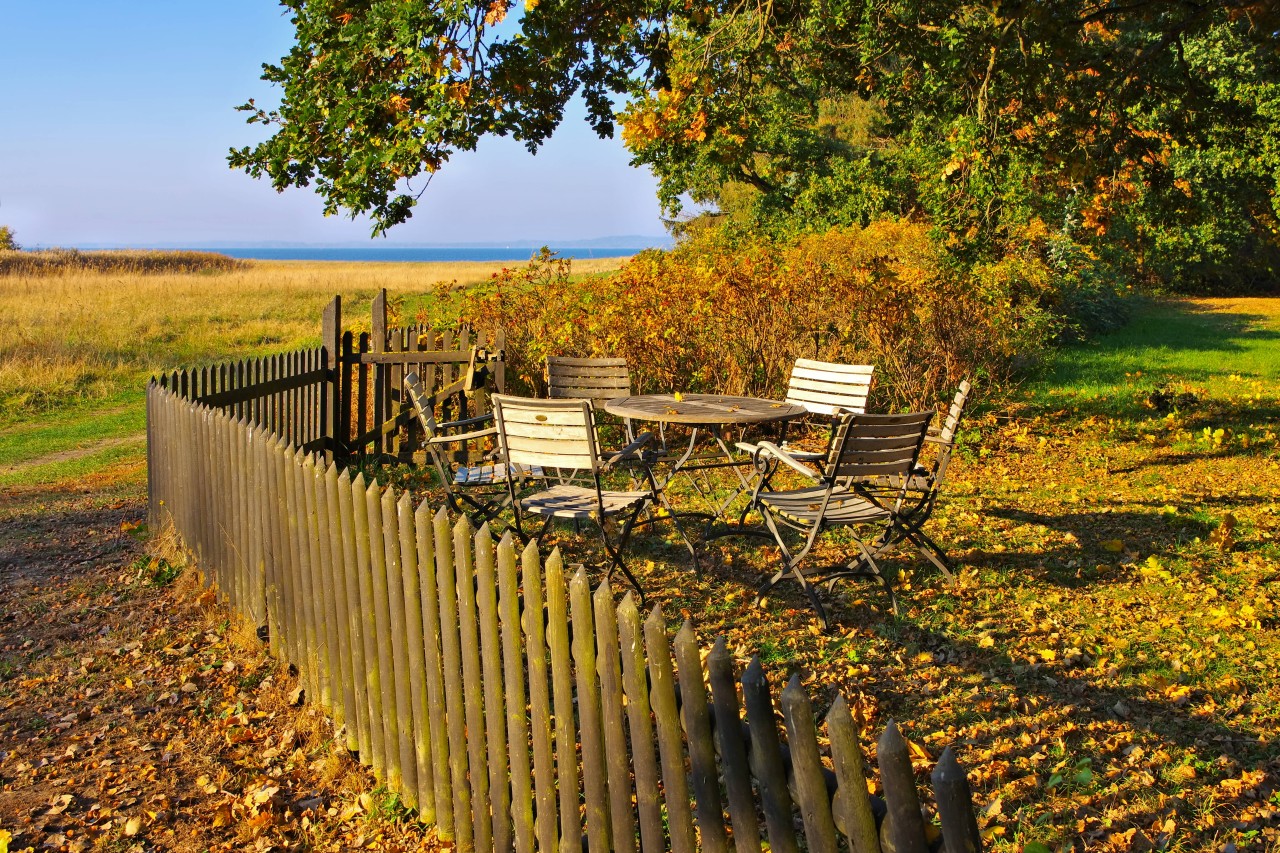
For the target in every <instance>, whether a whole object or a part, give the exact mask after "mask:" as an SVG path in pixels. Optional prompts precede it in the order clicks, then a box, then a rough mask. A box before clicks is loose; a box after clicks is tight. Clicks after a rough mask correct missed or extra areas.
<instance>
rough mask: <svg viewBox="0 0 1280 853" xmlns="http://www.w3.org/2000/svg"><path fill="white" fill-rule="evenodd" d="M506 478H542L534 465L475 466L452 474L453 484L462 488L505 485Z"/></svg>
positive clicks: (540, 470)
mask: <svg viewBox="0 0 1280 853" xmlns="http://www.w3.org/2000/svg"><path fill="white" fill-rule="evenodd" d="M508 476H515V477H542V476H544V474H543V473H542V469H541V468H539V467H538V466H536V465H532V466H530V465H515V464H512V463H508V464H506V465H502V464H492V465H476V466H473V467H471V468H459V469H458V470H457V471H455V472H454V474H453V482H454V483H456V484H458V485H460V486H462V485H466V486H481V485H483V486H488V485H492V484H494V483H505V482H506V481H507V477H508Z"/></svg>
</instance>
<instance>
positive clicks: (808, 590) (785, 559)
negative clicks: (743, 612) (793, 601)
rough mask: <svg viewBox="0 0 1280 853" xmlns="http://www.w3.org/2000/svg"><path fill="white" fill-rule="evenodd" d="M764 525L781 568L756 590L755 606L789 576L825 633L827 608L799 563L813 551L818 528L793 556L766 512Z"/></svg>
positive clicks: (827, 625)
mask: <svg viewBox="0 0 1280 853" xmlns="http://www.w3.org/2000/svg"><path fill="white" fill-rule="evenodd" d="M764 520H765V524H767V525H768V526H769V531H770V532H771V533H772V534H773V538H774V540H775V541H776V542H777V545H778V548H779V549H780V550H781V551H782V555H781V556H782V568H781V569H779V570H778V571H777V572H775V573H774V575H773V577H771V578H769V579H768V580H766V581H765V582H764V583H762V584H761V585H760V587H759V589H757V590H756V606H757V607H759V606H761V605H763V604H764V603H765V602H766V601H768V600H769V592H770V591H772V589H773V588H774V587H775V586H777V585H778V584H779V583H780V582H781V581H782V579H783V578H784V577H786V576H787V575H788V574H790V575H791V576H792V577H794V578H795V579H796V582H797V583H799V584H800V588H801V589H802V590H804V594H805V595H806V596H808V598H809V603H810V605H812V607H813V611H814V613H816V614H817V616H818V622H819V623H820V624H821V625H822V630H824V631H826V630H828V629H829V628H830V627H831V620H830V619H829V618H828V617H827V608H826V607H825V606H823V604H822V601H821V599H819V598H818V590H817V589H816V588H815V587H814V585H813V584H812V583H810V582H809V579H808V578H806V577H805V576H804V572H802V571H800V563H801V562H803V561H804V558H805V557H807V556H808V555H809V551H811V550H812V549H813V543H814V542H816V541H817V539H818V532H819V530H820V528H818V527H814V528H813V530H812V531H810V533H809V536H808V538H807V539H806V540H805V543H804V547H803V548H801V549H800V553H798V554H796V555H795V556H792V555H791V552H790V551H789V550H788V549H787V546H786V543H785V542H783V540H782V534H781V532H780V531H779V530H778V527H777V525H776V524H775V523H774V521H773V517H772V516H771V515H769V513H768V512H766V513H764Z"/></svg>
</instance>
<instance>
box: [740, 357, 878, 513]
mask: <svg viewBox="0 0 1280 853" xmlns="http://www.w3.org/2000/svg"><path fill="white" fill-rule="evenodd" d="M874 373H875V365H871V364H840V363H838V362H834V361H816V360H814V359H811V358H797V359H796V363H795V364H794V365H793V366H792V368H791V376H790V378H789V379H788V380H787V396H786V401H787V402H788V403H794V404H795V405H797V406H803V407H804V408H805V409H808V411H809V412H810V414H814V415H818V416H820V417H823V418H826V419H827V421H828V423H829V424H830V423H831V422H832V419H834V418H837V417H839V416H840V415H841V414H844V413H845V412H865V411H866V410H867V395H868V394H869V393H870V391H871V377H872V375H873V374H874ZM833 434H834V433H832V432H828V435H827V447H826V448H824V449H823V450H804V449H801V448H799V447H795V446H793V445H791V444H789V443H788V442H786V441H783V442H782V443H781V445H780V446H781V448H782V449H783V450H784V451H786V453H787V454H788V455H789V456H790V457H791V458H792V459H794V460H796V461H798V462H807V463H809V464H811V465H814V466H815V467H816V466H817V465H818V464H819V463H821V462H822V460H824V459H826V457H827V451H828V450H830V448H831V436H832V435H833ZM735 447H736V448H737V449H738V450H740V451H742V452H743V453H746V454H748V455H750V456H753V457H754V456H755V453H756V450H757V449H758V447H759V445H758V443H757V442H750V441H739V442H737V443H736V444H735ZM754 485H755V484H754V483H753V482H751V481H749V480H747V479H744V480H743V481H742V485H741V486H740V487H739V488H738V489H737V490H736V491H735V492H734V493H733V494H732V495H730V496H729V497H728V498H727V499H725V500H724V501H723V502H722V503H721V505H720V511H721V512H724V511H725V510H727V509H728V508H729V506H730V505H732V504H733V502H734V501H735V500H737V499H738V496H739V495H741V494H743V493H744V492H747V491H750V490H751V488H752V487H753V486H754ZM748 511H750V510H749V508H748V510H746V511H744V512H743V513H742V515H741V517H740V518H739V523H742V522H744V521H746V517H747V512H748Z"/></svg>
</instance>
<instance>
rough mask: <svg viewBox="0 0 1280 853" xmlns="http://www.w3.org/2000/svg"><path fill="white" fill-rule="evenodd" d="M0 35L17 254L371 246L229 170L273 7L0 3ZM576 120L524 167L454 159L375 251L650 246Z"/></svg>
mask: <svg viewBox="0 0 1280 853" xmlns="http://www.w3.org/2000/svg"><path fill="white" fill-rule="evenodd" d="M0 21H3V24H2V25H0V80H3V81H4V92H3V95H0V224H5V225H9V226H10V227H12V228H13V229H14V232H15V235H16V236H17V238H18V241H19V242H20V243H22V244H23V245H26V246H34V245H43V246H49V245H62V246H75V245H84V244H115V245H127V246H147V245H155V244H172V243H186V244H187V245H201V244H203V243H206V242H223V243H226V242H228V241H232V242H235V241H246V242H247V241H253V242H260V241H297V242H308V243H326V242H350V241H360V240H364V239H366V238H367V237H368V235H369V226H368V224H367V222H365V221H363V220H357V221H354V222H353V221H351V220H349V219H347V218H345V217H330V218H325V217H323V216H322V215H321V212H320V209H321V206H320V202H319V199H318V198H317V197H316V196H315V195H314V194H313V193H312V192H311V191H310V190H289V191H286V192H285V193H283V194H277V193H276V192H275V191H274V190H273V189H272V188H271V187H270V186H269V185H268V184H267V183H265V182H262V181H255V180H253V179H252V178H250V177H249V176H247V175H245V174H244V173H242V172H233V171H231V170H230V169H229V168H228V167H227V165H226V152H227V149H228V148H230V147H231V146H233V145H234V146H241V145H247V144H252V143H253V142H255V141H257V140H258V139H260V138H262V135H263V133H264V131H263V130H262V129H261V128H260V127H257V126H250V125H247V124H245V123H244V117H243V115H242V114H240V113H238V112H236V111H235V110H234V107H235V106H236V105H237V104H241V103H244V101H246V100H247V99H248V98H250V97H254V98H257V99H258V101H259V102H260V103H270V102H274V100H275V98H276V97H277V95H276V94H275V93H276V91H277V90H274V89H273V88H272V87H270V86H268V85H267V84H266V83H264V82H262V81H261V80H260V79H259V75H260V67H261V64H262V63H263V62H267V61H271V62H274V61H276V60H277V59H279V58H280V57H281V56H282V55H284V53H286V52H287V51H288V48H289V45H290V44H291V39H292V28H291V27H290V26H289V22H288V19H287V17H285V16H284V14H283V9H282V8H281V7H280V6H279V5H277V4H276V3H274V2H270V0H225V2H220V3H192V2H184V0H176V1H175V0H170V2H117V3H105V2H101V0H97V2H82V1H81V0H76V2H56V0H42V2H30V0H0ZM580 117H581V110H580V109H578V110H575V114H574V115H572V116H570V117H569V118H568V119H567V120H566V122H565V124H564V125H563V126H562V127H561V128H560V130H559V131H558V132H557V134H556V136H555V137H554V138H553V139H552V140H551V141H550V142H549V143H547V145H545V146H544V147H543V149H542V150H541V151H540V152H539V153H538V154H537V156H531V155H529V154H528V153H527V152H525V150H524V149H523V147H521V146H520V145H519V144H518V143H515V142H513V141H512V140H510V139H496V138H495V139H486V140H484V141H482V142H481V144H480V147H479V150H478V151H476V152H474V153H469V152H464V153H460V154H458V155H456V156H455V158H454V159H453V160H452V161H451V162H450V163H449V164H448V165H447V166H446V167H445V168H444V169H443V170H441V172H439V173H438V174H437V175H436V177H435V179H434V180H433V181H432V183H431V186H430V187H429V188H428V190H427V192H426V193H425V194H424V195H423V197H422V199H421V200H420V202H419V204H418V207H417V208H416V209H415V213H414V217H413V219H412V220H410V221H409V222H408V223H407V224H405V225H402V226H400V227H398V228H396V229H394V230H393V231H392V232H391V236H390V239H391V240H392V241H395V242H474V241H503V240H519V239H526V238H527V239H536V240H547V241H553V242H554V241H562V240H572V239H574V238H593V237H604V236H610V235H621V234H653V235H658V234H661V233H662V231H663V229H662V225H661V223H660V221H659V218H658V205H657V201H656V200H655V197H654V180H653V177H652V176H651V175H650V174H649V173H648V172H647V171H645V170H639V169H634V168H632V167H630V166H629V165H628V157H627V154H626V151H625V150H624V149H623V147H622V144H621V142H620V141H619V140H617V139H614V140H600V139H598V138H597V137H596V136H595V135H594V134H593V133H592V132H591V130H590V128H588V127H587V125H586V124H585V123H584V122H583V121H581V118H580Z"/></svg>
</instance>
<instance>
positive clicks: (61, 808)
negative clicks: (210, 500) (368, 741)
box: [0, 489, 434, 851]
mask: <svg viewBox="0 0 1280 853" xmlns="http://www.w3.org/2000/svg"><path fill="white" fill-rule="evenodd" d="M132 491H136V489H135V490H132ZM0 517H2V518H3V525H2V531H3V532H0V584H2V585H0V601H2V602H3V608H2V609H0V850H4V849H6V846H7V849H9V850H14V851H18V850H28V849H31V850H68V851H84V850H119V851H126V850H129V851H147V850H191V851H198V850H201V851H202V850H232V849H234V850H241V849H252V850H267V849H296V848H299V847H301V848H306V849H321V850H338V849H351V848H359V847H366V846H367V847H370V848H374V847H376V848H377V849H387V850H404V849H418V848H420V847H421V846H423V845H424V844H425V845H427V846H434V844H433V843H432V841H433V839H432V837H431V836H430V835H429V834H424V833H423V832H422V831H421V830H420V828H419V827H418V825H417V824H416V823H415V822H413V821H412V820H404V819H403V818H404V817H405V815H404V812H403V810H402V809H400V808H399V806H398V804H397V802H396V800H395V798H394V797H392V796H389V795H387V794H386V792H385V791H381V790H379V789H378V786H377V782H376V781H375V780H374V779H373V778H372V777H371V776H370V775H369V774H368V773H367V772H366V771H365V770H364V769H363V768H362V767H361V766H360V765H359V764H358V763H357V762H356V761H354V760H353V759H352V757H351V756H350V755H349V754H348V753H347V752H346V750H345V749H343V748H342V747H341V746H340V745H338V744H336V743H335V742H334V741H333V737H332V735H333V732H332V727H331V725H330V724H329V722H328V721H327V720H326V719H325V718H324V717H322V716H321V715H320V714H319V712H317V711H315V710H314V709H312V708H311V707H309V706H307V705H306V704H305V703H303V702H302V701H300V700H301V699H302V697H300V696H299V695H298V694H297V692H296V687H297V685H296V683H295V679H294V677H293V676H292V675H290V673H289V672H288V670H287V669H286V668H284V667H281V666H280V665H279V664H278V663H277V662H276V661H274V660H273V659H271V658H270V657H269V656H268V654H267V652H266V651H265V648H264V647H263V645H262V644H261V643H260V642H259V641H258V639H257V638H256V637H254V636H252V634H250V633H248V632H247V631H246V629H244V628H242V627H241V626H238V625H234V624H231V623H230V622H228V620H227V618H226V615H225V612H224V611H223V610H222V609H221V608H220V607H218V606H217V604H216V602H215V601H214V599H213V596H212V594H210V593H207V592H203V591H202V590H201V589H200V586H199V583H198V581H197V579H196V576H195V573H194V571H187V572H185V573H183V574H181V575H179V576H178V577H177V578H176V579H174V578H172V573H173V570H172V569H171V567H170V563H169V562H168V560H166V559H164V558H163V557H162V558H159V559H157V558H155V557H152V556H150V555H148V554H146V553H144V550H143V545H142V544H141V543H140V542H138V541H136V540H135V539H134V538H133V537H132V536H131V535H130V533H129V532H127V529H128V528H129V527H130V526H131V525H132V524H133V523H136V522H138V521H140V520H141V519H142V518H144V517H145V503H144V501H143V500H142V499H141V498H140V497H139V496H137V495H136V494H132V495H130V494H126V495H124V496H119V495H114V494H110V493H108V494H105V495H104V494H103V493H101V492H94V491H92V490H90V489H85V490H84V491H83V492H81V493H78V494H61V495H36V494H34V493H22V492H15V491H6V492H5V493H4V494H3V495H0ZM152 547H153V550H154V545H153V546H152ZM170 557H172V555H170ZM5 839H8V840H7V844H6V841H5Z"/></svg>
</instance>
